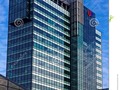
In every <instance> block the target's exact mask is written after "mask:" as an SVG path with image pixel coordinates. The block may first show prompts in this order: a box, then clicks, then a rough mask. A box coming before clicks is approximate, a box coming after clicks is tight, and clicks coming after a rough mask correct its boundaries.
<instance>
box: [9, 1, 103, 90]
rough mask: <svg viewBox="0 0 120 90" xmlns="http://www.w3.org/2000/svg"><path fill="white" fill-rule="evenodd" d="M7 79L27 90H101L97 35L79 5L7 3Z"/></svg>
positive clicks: (91, 14) (90, 15) (89, 15)
mask: <svg viewBox="0 0 120 90" xmlns="http://www.w3.org/2000/svg"><path fill="white" fill-rule="evenodd" d="M9 3H10V4H9V30H8V52H7V77H8V78H9V79H10V80H12V81H14V82H16V83H18V84H19V85H22V86H23V87H25V88H26V90H97V89H101V88H102V57H101V54H102V51H101V50H102V49H101V47H102V46H101V32H99V31H98V30H96V27H95V24H96V22H95V23H94V21H92V22H91V20H92V19H95V13H94V12H92V11H91V10H89V9H88V8H87V7H85V6H84V5H83V1H82V0H19V1H17V0H10V1H9Z"/></svg>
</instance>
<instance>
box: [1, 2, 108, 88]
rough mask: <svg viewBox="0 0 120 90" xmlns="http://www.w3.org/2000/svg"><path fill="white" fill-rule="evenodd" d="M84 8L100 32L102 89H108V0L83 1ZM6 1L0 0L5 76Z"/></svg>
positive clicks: (2, 65)
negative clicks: (88, 11)
mask: <svg viewBox="0 0 120 90" xmlns="http://www.w3.org/2000/svg"><path fill="white" fill-rule="evenodd" d="M84 2H85V6H87V7H88V8H90V9H91V10H92V11H94V12H95V13H96V18H97V19H98V21H99V25H98V26H97V29H98V30H100V31H101V32H102V43H103V47H102V48H103V73H104V74H103V87H108V48H109V47H108V29H109V28H108V0H85V1H84ZM7 27H8V0H0V74H2V75H4V76H5V75H6V73H5V72H6V52H7V34H8V28H7Z"/></svg>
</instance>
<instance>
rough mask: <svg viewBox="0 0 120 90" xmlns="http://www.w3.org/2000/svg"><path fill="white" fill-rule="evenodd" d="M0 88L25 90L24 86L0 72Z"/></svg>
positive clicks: (1, 89)
mask: <svg viewBox="0 0 120 90" xmlns="http://www.w3.org/2000/svg"><path fill="white" fill-rule="evenodd" d="M0 90H25V88H23V87H21V86H19V85H18V84H16V83H14V82H11V81H10V80H8V79H7V78H6V77H4V76H2V75H1V74H0Z"/></svg>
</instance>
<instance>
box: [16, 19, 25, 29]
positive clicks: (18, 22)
mask: <svg viewBox="0 0 120 90" xmlns="http://www.w3.org/2000/svg"><path fill="white" fill-rule="evenodd" d="M14 25H15V26H16V27H21V26H23V25H24V21H23V20H22V19H21V18H17V19H15V21H14Z"/></svg>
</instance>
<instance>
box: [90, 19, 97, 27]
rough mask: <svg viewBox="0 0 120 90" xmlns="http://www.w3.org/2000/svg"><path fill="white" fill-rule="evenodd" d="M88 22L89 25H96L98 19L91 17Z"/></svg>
mask: <svg viewBox="0 0 120 90" xmlns="http://www.w3.org/2000/svg"><path fill="white" fill-rule="evenodd" d="M89 24H90V26H91V27H96V26H98V24H99V21H98V20H97V19H96V18H92V19H91V20H90V21H89Z"/></svg>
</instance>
